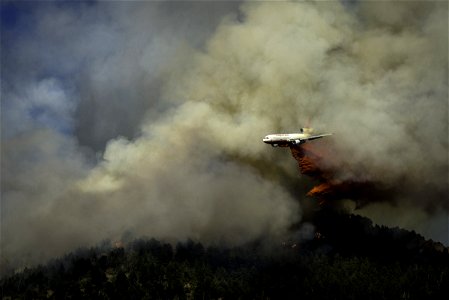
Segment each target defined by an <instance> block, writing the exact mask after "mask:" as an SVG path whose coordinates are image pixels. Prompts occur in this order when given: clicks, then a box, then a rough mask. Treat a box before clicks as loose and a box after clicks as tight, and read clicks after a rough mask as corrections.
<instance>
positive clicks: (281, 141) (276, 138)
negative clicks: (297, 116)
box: [262, 127, 332, 147]
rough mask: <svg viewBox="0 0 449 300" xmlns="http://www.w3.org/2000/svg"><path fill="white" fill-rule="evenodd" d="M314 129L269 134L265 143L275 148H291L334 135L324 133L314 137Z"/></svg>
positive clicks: (264, 139) (306, 128)
mask: <svg viewBox="0 0 449 300" xmlns="http://www.w3.org/2000/svg"><path fill="white" fill-rule="evenodd" d="M312 131H313V128H310V127H303V128H301V129H300V131H299V133H277V134H269V135H267V136H266V137H264V138H263V140H262V141H263V142H264V143H266V144H269V145H271V146H273V147H290V146H296V145H299V144H303V143H305V142H307V141H311V140H315V139H319V138H322V137H325V136H329V135H332V133H323V134H317V135H312Z"/></svg>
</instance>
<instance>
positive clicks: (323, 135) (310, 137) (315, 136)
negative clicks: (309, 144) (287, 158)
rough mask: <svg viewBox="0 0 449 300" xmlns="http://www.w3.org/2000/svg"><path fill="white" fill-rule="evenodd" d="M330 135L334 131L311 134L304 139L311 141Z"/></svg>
mask: <svg viewBox="0 0 449 300" xmlns="http://www.w3.org/2000/svg"><path fill="white" fill-rule="evenodd" d="M329 135H332V133H323V134H318V135H311V136H309V137H306V138H304V139H303V140H306V141H311V140H316V139H319V138H322V137H325V136H329Z"/></svg>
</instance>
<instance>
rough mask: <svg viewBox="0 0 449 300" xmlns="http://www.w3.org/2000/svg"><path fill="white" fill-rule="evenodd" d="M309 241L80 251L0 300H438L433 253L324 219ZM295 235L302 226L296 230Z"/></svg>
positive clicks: (8, 282) (152, 244) (443, 259)
mask: <svg viewBox="0 0 449 300" xmlns="http://www.w3.org/2000/svg"><path fill="white" fill-rule="evenodd" d="M309 222H310V223H307V224H308V226H314V228H315V229H316V231H315V233H314V235H313V236H311V237H309V238H308V239H304V236H303V237H302V238H301V239H296V240H295V239H291V240H289V241H282V242H281V241H278V243H275V244H270V245H268V244H267V243H266V242H263V241H256V242H252V243H249V244H245V245H242V246H239V247H226V246H221V247H218V246H203V245H202V244H201V243H197V242H193V241H191V240H190V241H188V242H185V243H178V244H177V245H176V247H173V246H172V245H171V244H169V243H163V242H159V241H157V240H154V239H153V240H145V239H139V240H134V241H131V242H129V243H127V244H126V245H123V244H118V245H115V247H111V246H110V244H109V246H103V247H97V248H91V249H79V250H77V251H76V252H73V253H70V254H67V255H65V256H64V257H62V258H60V259H56V260H53V261H52V262H50V263H48V264H47V265H43V266H39V267H35V268H32V269H26V270H24V271H22V272H19V273H16V274H15V275H13V276H10V277H8V278H3V280H2V281H1V293H2V295H1V296H2V298H3V299H16V298H27V299H28V298H32V299H43V298H49V299H61V298H65V299H79V298H84V299H86V298H95V299H123V298H127V299H146V298H158V299H173V298H179V299H198V298H206V299H219V298H232V299H236V298H239V299H247V298H251V299H253V298H262V299H268V298H270V299H273V298H274V299H277V298H282V299H286V298H289V299H290V298H292V299H293V298H295V299H296V298H298V297H308V298H313V299H329V297H332V299H359V298H360V297H362V296H363V297H364V298H366V299H380V298H382V299H398V298H406V299H445V297H446V296H447V295H448V292H449V285H448V284H447V283H448V282H449V254H448V250H447V248H444V247H442V245H441V244H439V243H434V242H432V241H429V240H427V241H426V240H425V239H424V238H423V237H422V236H420V235H418V234H416V233H414V232H411V231H407V230H403V229H399V228H387V227H385V226H382V227H380V226H373V225H372V222H371V221H370V220H369V219H367V218H365V217H361V216H354V215H350V214H346V213H343V214H342V213H338V212H336V211H335V210H333V209H323V210H321V211H320V212H318V213H317V214H316V215H315V216H314V218H313V219H310V220H309ZM302 226H303V227H304V226H306V225H305V224H302Z"/></svg>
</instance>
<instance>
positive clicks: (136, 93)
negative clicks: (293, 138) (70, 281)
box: [2, 2, 448, 264]
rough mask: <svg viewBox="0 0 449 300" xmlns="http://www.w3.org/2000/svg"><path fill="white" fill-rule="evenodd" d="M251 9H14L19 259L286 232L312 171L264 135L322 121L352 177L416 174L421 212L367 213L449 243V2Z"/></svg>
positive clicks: (6, 249) (404, 196) (10, 151)
mask: <svg viewBox="0 0 449 300" xmlns="http://www.w3.org/2000/svg"><path fill="white" fill-rule="evenodd" d="M238 5H239V4H238V3H222V2H219V3H203V2H191V3H190V2H188V3H178V2H176V3H143V2H132V3H124V2H114V3H96V4H86V3H69V4H57V5H55V4H51V3H45V4H42V6H41V5H35V4H14V3H5V4H2V8H4V9H9V10H13V9H16V10H18V12H16V16H15V19H14V20H12V21H8V22H9V23H8V24H6V25H5V26H2V36H3V42H2V56H3V57H2V74H3V76H4V77H5V79H4V82H5V84H3V85H2V260H3V263H5V262H6V264H8V263H13V262H14V261H17V260H19V261H24V262H30V261H36V260H37V259H41V258H48V257H51V256H53V255H60V254H62V253H63V252H65V251H68V250H70V249H72V248H73V247H77V246H82V245H90V244H95V243H97V242H99V241H100V240H101V239H105V238H111V239H120V238H121V235H122V234H123V232H125V231H128V232H132V233H133V234H134V235H136V236H140V235H147V236H155V237H157V238H165V239H168V240H179V239H185V238H188V237H191V238H194V239H198V240H200V241H203V242H206V243H221V242H224V243H229V244H238V243H242V242H246V241H249V240H252V239H254V238H258V237H261V236H267V237H274V236H279V235H282V234H284V233H285V232H287V231H288V228H289V226H290V225H291V224H293V223H295V222H297V221H299V219H300V208H299V205H298V202H297V199H295V198H294V196H293V195H292V193H290V192H289V191H290V190H291V187H292V186H291V182H296V183H299V180H300V179H299V178H298V175H297V174H298V171H297V170H296V164H295V162H294V161H293V160H292V159H291V157H290V154H289V153H288V152H282V151H273V150H272V149H271V148H268V147H267V146H266V145H264V144H263V143H261V138H262V137H263V136H264V135H266V134H267V133H272V132H275V131H295V130H297V129H298V128H299V127H302V126H304V125H305V122H306V120H308V119H310V120H311V123H312V125H313V126H315V127H316V130H317V131H320V130H322V131H324V130H325V131H331V132H334V134H335V135H334V139H335V144H336V147H337V149H338V152H337V153H338V155H339V156H343V157H342V159H346V160H348V161H350V162H351V164H352V168H351V170H356V172H355V173H353V172H348V171H347V170H341V174H338V176H340V178H342V179H343V178H355V177H356V176H360V174H363V176H365V177H366V178H368V179H371V180H376V181H381V182H382V183H384V184H385V185H397V184H404V193H401V194H399V195H395V196H394V198H395V203H399V205H398V207H399V208H400V207H404V209H403V210H401V211H402V212H403V214H404V215H406V216H411V217H410V218H408V219H409V220H411V221H410V222H405V223H406V224H405V223H403V222H402V220H404V219H405V218H402V219H400V220H391V219H390V218H388V214H382V215H380V214H379V213H378V211H379V210H380V209H381V208H379V207H371V208H370V207H367V208H366V210H364V211H363V212H364V213H366V214H367V215H370V216H374V217H375V216H377V217H378V219H377V222H384V223H385V222H390V223H395V222H396V224H399V225H404V226H409V227H408V228H413V229H417V230H421V232H422V233H424V234H426V235H427V236H429V237H433V238H437V239H441V240H442V241H444V242H446V243H447V240H444V233H446V234H447V226H446V227H445V228H441V227H438V226H436V225H435V224H441V222H442V221H441V220H446V221H447V215H443V216H441V215H438V214H435V213H434V212H435V211H446V210H447V204H445V202H444V201H443V200H442V198H441V197H440V196H439V195H445V193H447V184H448V177H447V172H446V171H447V154H448V148H447V137H448V131H447V83H448V78H447V53H448V52H447V36H448V34H447V12H448V10H447V4H446V3H441V2H431V3H413V4H410V3H394V4H392V3H384V2H382V3H379V4H377V3H373V2H370V3H358V4H351V5H342V4H339V3H334V2H332V3H331V2H324V3H321V2H317V3H314V2H306V3H302V2H300V3H284V2H282V3H274V2H263V3H245V4H243V5H242V6H241V7H239V8H237V7H238ZM11 6H14V8H11ZM19 33H20V34H19ZM5 41H7V42H8V43H5ZM95 153H99V155H100V156H101V157H99V161H95V160H93V159H92V156H93V155H92V154H95ZM349 158H350V159H349ZM326 163H329V164H332V161H328V162H326ZM273 170H275V171H276V172H275V173H276V174H281V175H276V174H273V173H274V172H273ZM420 186H422V188H419V187H420ZM412 187H414V188H413V189H412ZM416 187H418V188H416ZM429 190H433V191H435V193H429V194H426V193H424V191H429ZM388 205H389V204H388ZM388 205H387V206H386V207H384V208H382V209H386V210H390V209H391V207H389V206H388ZM429 207H433V209H429ZM417 211H418V212H421V211H422V212H424V211H425V213H423V216H422V217H420V218H415V217H414V216H415V215H416V212H417ZM445 218H446V219H445ZM413 220H416V221H417V223H413ZM375 221H376V220H375ZM401 222H402V223H401ZM426 224H427V225H428V224H431V225H429V227H432V226H434V225H435V226H434V227H432V228H431V229H429V230H427V229H426V228H424V227H425V226H426ZM36 254H37V255H36Z"/></svg>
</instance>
